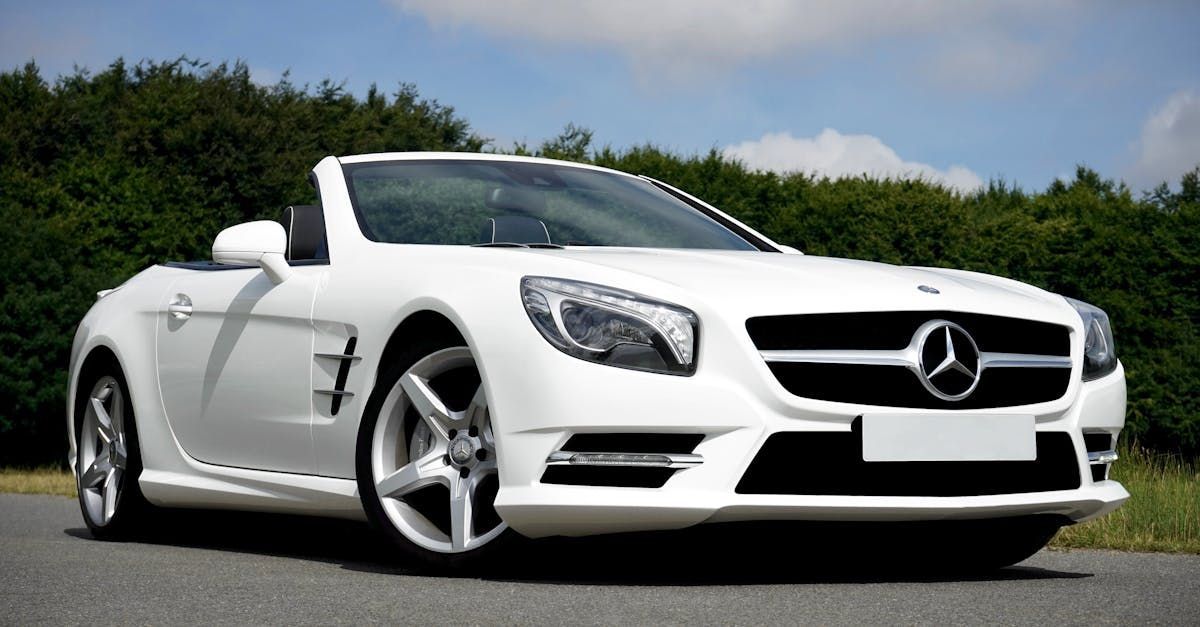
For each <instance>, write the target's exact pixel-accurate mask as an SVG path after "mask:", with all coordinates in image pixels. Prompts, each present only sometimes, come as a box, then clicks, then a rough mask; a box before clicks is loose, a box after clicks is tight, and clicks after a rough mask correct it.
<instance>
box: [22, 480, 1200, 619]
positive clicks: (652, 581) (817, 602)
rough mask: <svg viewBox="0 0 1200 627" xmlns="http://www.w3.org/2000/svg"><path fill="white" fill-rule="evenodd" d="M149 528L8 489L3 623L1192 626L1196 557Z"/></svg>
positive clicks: (1197, 612) (336, 529) (262, 522)
mask: <svg viewBox="0 0 1200 627" xmlns="http://www.w3.org/2000/svg"><path fill="white" fill-rule="evenodd" d="M159 526H160V530H159V531H157V532H155V533H153V534H152V535H151V536H148V537H146V538H145V539H144V540H141V541H138V542H123V543H112V542H99V541H96V540H93V539H91V537H90V535H89V534H88V532H87V530H86V528H85V527H84V525H83V521H82V519H81V518H80V514H79V510H78V506H77V504H76V502H75V501H74V500H73V499H67V498H62V497H50V496H20V495H10V494H0V611H2V612H3V613H0V624H20V625H28V624H41V623H54V624H63V623H67V624H85V623H91V624H118V623H138V624H168V623H169V624H177V623H225V624H227V623H238V624H245V623H255V624H260V623H287V624H295V623H337V622H346V623H351V622H353V623H361V622H390V623H397V622H403V623H415V622H422V623H437V624H444V623H456V624H488V623H504V624H514V623H519V624H533V623H536V624H543V623H547V624H550V623H553V624H561V623H572V624H576V623H603V624H631V623H632V624H645V623H654V624H663V623H667V624H683V623H690V624H695V623H703V624H714V623H720V624H735V623H736V624H764V623H767V624H779V623H792V624H794V623H820V624H861V623H930V622H938V623H1020V624H1025V623H1041V624H1059V623H1070V624H1083V623H1087V624H1096V623H1146V622H1149V623H1169V624H1200V556H1182V555H1153V554H1134V553H1116V552H1107V551H1069V552H1062V551H1042V552H1041V553H1039V554H1038V555H1035V556H1034V557H1032V558H1030V559H1029V560H1027V561H1026V562H1024V563H1023V564H1021V565H1019V566H1016V567H1013V568H1008V569H1005V570H1002V571H998V572H996V573H994V574H992V575H988V576H981V577H966V578H961V577H958V578H956V577H942V578H937V577H932V578H931V577H919V576H905V575H885V574H874V575H873V574H869V573H863V572H860V571H855V572H849V573H842V574H831V573H830V572H829V571H828V570H826V569H824V568H819V567H813V566H811V565H809V564H806V563H805V560H804V559H803V556H796V555H791V556H783V557H781V556H779V555H776V554H773V553H772V551H771V543H770V538H762V539H761V541H760V542H758V543H757V546H758V547H759V548H758V549H750V550H745V551H741V552H735V554H733V555H730V554H728V553H729V552H727V554H726V555H724V556H723V557H722V558H721V559H720V560H716V559H710V558H708V557H707V556H708V555H709V554H710V551H708V550H707V549H708V548H709V547H707V546H703V545H686V544H685V546H683V547H678V546H677V547H675V548H674V549H672V550H673V551H675V553H673V554H670V553H668V554H666V555H663V554H660V553H659V552H657V551H656V547H655V546H652V545H653V544H655V543H656V542H657V540H653V539H651V540H642V541H641V542H640V544H639V543H638V542H633V541H628V542H623V541H615V542H614V541H611V540H610V541H596V540H590V541H569V542H557V543H555V542H550V543H538V544H535V545H534V546H533V547H531V548H527V549H523V550H520V551H518V553H517V554H516V555H517V557H518V559H516V560H515V561H516V564H515V565H512V566H507V567H500V568H498V569H495V570H494V572H489V573H487V574H486V575H484V576H482V577H438V576H432V575H428V574H423V573H421V572H420V571H418V570H417V569H415V568H413V567H412V566H410V565H405V564H404V563H402V562H399V561H397V558H395V557H394V556H391V555H389V554H388V553H387V551H386V550H385V549H384V547H383V546H382V545H381V544H380V543H379V542H378V541H377V540H376V539H375V537H374V536H373V535H372V534H371V532H370V531H369V530H368V529H367V528H366V526H364V525H361V524H357V523H347V522H339V521H324V520H316V519H304V518H295V517H285V516H267V515H250V514H232V513H219V514H211V513H203V514H202V513H188V512H183V513H171V514H169V515H166V516H164V517H163V518H162V520H161V521H159ZM672 555H673V556H672ZM680 555H683V557H680ZM688 555H691V556H696V557H690V558H689V557H687V556H688Z"/></svg>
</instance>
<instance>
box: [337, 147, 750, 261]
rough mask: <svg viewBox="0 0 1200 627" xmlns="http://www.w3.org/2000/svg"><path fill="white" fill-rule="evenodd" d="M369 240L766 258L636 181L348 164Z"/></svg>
mask: <svg viewBox="0 0 1200 627" xmlns="http://www.w3.org/2000/svg"><path fill="white" fill-rule="evenodd" d="M343 169H344V171H345V173H346V183H347V186H348V187H349V189H350V199H351V202H352V203H353V204H354V209H355V213H356V214H357V216H358V221H359V225H360V226H361V227H362V230H363V234H364V235H366V236H367V237H368V238H369V239H371V240H374V241H377V242H390V243H396V244H457V245H471V244H526V245H561V246H631V247H639V248H706V249H718V250H758V249H757V248H756V247H755V246H753V245H751V244H750V243H748V242H747V241H746V240H745V239H743V238H741V237H739V236H738V235H737V234H736V233H734V232H733V231H730V230H729V229H727V228H725V227H724V226H722V225H721V224H719V223H718V222H716V221H715V220H713V219H712V218H709V217H708V216H707V215H705V214H703V213H701V212H700V211H699V210H697V209H695V208H693V207H692V206H690V205H688V204H686V203H684V202H683V201H681V200H678V199H676V198H675V197H674V196H672V195H670V194H668V193H666V192H664V191H662V190H661V189H659V188H658V187H655V186H654V185H652V184H650V183H648V182H646V181H644V180H641V179H637V178H633V177H629V176H623V175H619V174H613V173H608V172H601V171H596V170H590V169H585V168H577V167H571V166H567V165H557V164H544V163H521V162H511V161H479V160H474V161H467V160H463V161H454V160H437V161H388V162H369V163H358V164H346V165H344V166H343Z"/></svg>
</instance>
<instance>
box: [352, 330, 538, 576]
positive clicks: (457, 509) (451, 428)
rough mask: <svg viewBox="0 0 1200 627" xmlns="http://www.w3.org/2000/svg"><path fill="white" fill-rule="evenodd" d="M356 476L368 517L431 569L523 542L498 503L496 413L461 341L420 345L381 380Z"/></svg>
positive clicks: (461, 564)
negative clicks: (502, 516)
mask: <svg viewBox="0 0 1200 627" xmlns="http://www.w3.org/2000/svg"><path fill="white" fill-rule="evenodd" d="M356 469H357V477H358V488H359V494H360V495H361V498H362V503H363V509H364V510H365V511H366V513H367V518H368V519H369V520H370V521H371V523H372V524H373V525H374V526H375V527H376V528H377V529H379V530H380V531H381V532H382V533H383V535H384V536H386V537H387V538H388V539H389V540H391V541H392V543H393V544H394V545H395V546H396V547H397V548H398V549H400V550H401V551H402V552H403V553H405V554H407V555H409V556H411V557H413V558H415V559H417V560H418V561H420V562H421V563H423V564H425V565H427V566H430V567H433V568H435V569H438V570H459V569H463V568H465V567H468V566H470V565H475V564H478V563H479V562H480V561H482V560H485V559H486V558H488V557H490V556H491V555H493V554H494V553H495V552H496V551H498V550H499V547H501V546H502V545H504V544H506V543H507V542H508V541H510V540H511V538H512V537H513V535H514V532H513V531H511V530H510V529H508V526H507V525H506V524H505V523H504V521H503V520H501V519H500V517H499V515H498V514H496V510H495V507H494V506H493V503H494V501H495V497H496V492H497V490H498V489H499V468H498V466H497V462H496V447H495V438H494V437H493V435H492V425H491V414H490V411H489V410H488V403H487V395H486V392H485V390H484V387H483V384H482V382H481V380H480V376H479V371H478V368H477V366H476V365H475V360H474V357H473V356H472V354H471V351H470V349H469V348H467V347H466V346H463V345H462V342H461V340H458V341H453V340H441V341H438V340H436V339H427V340H425V341H423V342H420V343H419V344H417V345H414V346H412V347H410V348H409V349H408V350H406V351H405V352H404V354H402V355H400V356H399V358H398V359H396V361H395V363H394V365H393V366H392V367H391V368H389V369H388V370H387V371H386V372H385V373H384V374H383V375H382V376H381V377H380V378H379V380H378V382H377V383H376V386H375V389H374V391H373V392H372V394H371V398H370V400H369V401H368V403H367V407H366V410H365V412H364V415H363V421H362V425H361V426H360V428H359V436H358V447H357V459H356Z"/></svg>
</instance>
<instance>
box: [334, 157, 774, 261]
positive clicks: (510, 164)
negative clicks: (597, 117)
mask: <svg viewBox="0 0 1200 627" xmlns="http://www.w3.org/2000/svg"><path fill="white" fill-rule="evenodd" d="M431 166H434V167H437V166H461V167H464V174H466V173H468V172H470V171H472V170H474V171H475V172H479V171H480V170H481V169H487V168H491V169H494V170H496V171H500V172H502V171H503V170H504V169H505V168H509V169H514V168H519V169H525V170H536V169H538V168H545V169H546V171H547V172H555V171H577V172H579V173H583V174H584V175H594V176H597V177H607V178H608V179H610V180H618V181H623V182H625V183H633V184H634V185H638V184H640V185H644V186H645V188H643V189H641V190H638V191H645V192H649V193H652V194H655V195H656V198H655V200H656V201H657V202H659V203H660V204H661V205H663V207H667V208H670V207H672V206H673V207H677V208H678V210H679V212H680V214H679V215H677V216H672V217H674V218H678V219H681V220H686V221H690V222H691V223H692V224H694V225H696V226H697V227H698V228H699V229H707V230H708V231H707V232H705V233H702V235H703V236H704V237H710V238H714V242H715V239H716V238H724V239H725V240H726V242H723V243H725V244H729V245H720V246H718V245H709V246H667V245H658V246H646V245H615V244H592V243H579V242H564V243H563V244H550V245H549V246H550V247H554V248H558V247H563V246H579V247H595V248H647V249H678V250H689V249H690V250H714V251H742V252H755V251H758V252H780V251H779V250H778V249H777V248H775V247H773V246H771V245H770V243H769V242H767V241H765V240H764V239H763V238H761V237H759V236H757V235H756V234H755V233H753V232H751V231H749V230H748V229H746V228H745V227H742V226H741V225H739V224H737V223H736V222H734V221H732V220H730V219H729V218H727V217H725V216H723V215H721V214H719V213H716V212H714V211H713V210H712V209H711V208H710V207H707V206H705V205H703V204H702V203H699V202H696V201H695V200H694V199H692V198H688V197H686V195H683V194H680V193H679V192H678V191H676V190H673V189H672V188H670V187H669V186H666V185H664V184H661V183H659V182H657V181H654V180H651V179H647V178H645V177H638V176H634V175H631V174H627V173H623V172H618V171H615V170H607V169H602V168H592V167H586V166H582V165H577V164H570V163H556V162H539V161H524V160H505V159H469V158H468V159H454V158H431V159H386V160H374V161H355V162H351V163H342V164H341V167H342V173H343V176H344V177H345V183H346V190H347V193H348V195H349V200H350V205H351V208H352V210H353V213H354V217H355V220H356V221H357V222H358V227H359V231H360V232H361V233H362V235H363V237H365V238H366V239H368V240H370V241H373V242H379V243H387V244H400V245H415V246H479V245H487V244H488V243H487V242H475V243H470V244H468V243H458V242H406V241H396V240H395V239H393V238H386V237H380V236H378V235H377V234H376V230H375V229H374V228H372V224H371V222H370V219H369V218H368V216H366V215H364V211H363V207H362V204H361V202H360V199H359V191H360V190H359V189H358V187H357V182H356V178H355V173H356V172H359V171H361V170H367V169H372V168H375V169H383V168H404V167H412V168H414V169H415V168H420V167H431ZM376 178H379V179H387V178H389V177H376ZM395 178H396V180H403V179H401V178H400V177H395ZM437 178H443V177H437ZM444 178H451V177H444ZM462 178H464V179H468V180H470V179H475V180H479V181H481V182H483V181H486V180H489V179H488V177H470V176H463V177H462ZM357 180H358V181H362V180H364V179H363V178H359V179H357ZM597 180H603V179H602V178H601V179H597ZM497 183H498V184H508V183H507V182H506V181H502V180H499V179H498V180H497ZM562 189H571V190H572V191H580V190H582V191H593V190H591V189H590V188H587V187H575V188H562ZM636 189H637V188H636V187H632V186H631V187H630V188H629V191H633V190H636ZM622 208H625V209H629V208H628V207H622ZM660 209H661V207H660ZM635 210H647V211H649V209H643V208H642V207H636V208H635ZM538 219H541V218H538ZM516 245H520V244H516ZM534 245H535V246H537V245H538V244H534Z"/></svg>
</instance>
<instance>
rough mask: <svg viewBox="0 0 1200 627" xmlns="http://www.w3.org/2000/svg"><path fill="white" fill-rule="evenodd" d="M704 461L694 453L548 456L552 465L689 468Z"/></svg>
mask: <svg viewBox="0 0 1200 627" xmlns="http://www.w3.org/2000/svg"><path fill="white" fill-rule="evenodd" d="M702 463H704V457H702V456H700V455H696V454H694V453H688V454H684V453H573V452H571V451H555V452H553V453H551V454H550V457H547V458H546V464H547V465H550V466H566V465H570V466H627V467H634V468H689V467H691V466H699V465H700V464H702Z"/></svg>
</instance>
